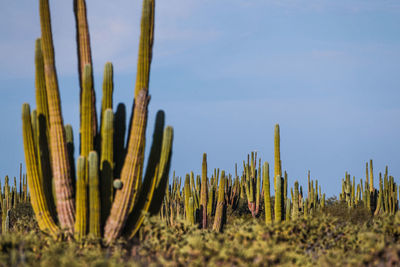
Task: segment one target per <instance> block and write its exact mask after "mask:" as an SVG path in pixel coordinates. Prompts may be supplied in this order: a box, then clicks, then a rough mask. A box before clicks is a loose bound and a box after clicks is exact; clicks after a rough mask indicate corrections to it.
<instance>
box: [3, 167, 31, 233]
mask: <svg viewBox="0 0 400 267" xmlns="http://www.w3.org/2000/svg"><path fill="white" fill-rule="evenodd" d="M18 187H19V190H18ZM29 201H30V196H29V192H28V185H27V177H26V174H24V173H22V164H20V168H19V186H18V184H17V178H16V177H14V184H13V185H12V186H11V185H10V179H9V177H8V176H6V177H5V178H4V186H3V187H2V186H1V182H0V209H1V232H2V233H7V232H8V230H9V228H10V211H11V210H12V209H15V208H16V207H17V205H18V204H19V203H28V202H29Z"/></svg>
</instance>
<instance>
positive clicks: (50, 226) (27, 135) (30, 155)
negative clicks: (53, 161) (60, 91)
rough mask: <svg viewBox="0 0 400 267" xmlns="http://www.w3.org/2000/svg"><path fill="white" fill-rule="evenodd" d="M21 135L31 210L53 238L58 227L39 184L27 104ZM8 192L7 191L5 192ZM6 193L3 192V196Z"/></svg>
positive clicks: (24, 105)
mask: <svg viewBox="0 0 400 267" xmlns="http://www.w3.org/2000/svg"><path fill="white" fill-rule="evenodd" d="M22 133H23V140H24V151H25V162H26V167H27V174H28V175H27V177H28V183H29V188H30V192H31V196H32V208H33V210H34V212H35V214H36V220H37V222H38V224H39V228H40V229H41V230H42V231H44V232H47V233H49V234H51V235H53V236H56V235H57V232H58V230H59V229H58V227H57V225H56V224H55V222H54V220H53V218H52V217H51V215H50V210H49V208H48V205H47V201H46V198H45V194H44V190H45V189H44V188H43V184H42V183H41V178H40V173H39V170H38V161H37V158H36V156H37V154H36V152H35V146H34V141H33V131H32V125H31V118H30V108H29V104H23V106H22ZM6 182H7V180H6ZM7 191H8V190H7ZM6 193H7V194H8V192H5V194H6ZM4 206H5V205H3V208H4Z"/></svg>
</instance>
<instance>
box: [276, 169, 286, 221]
mask: <svg viewBox="0 0 400 267" xmlns="http://www.w3.org/2000/svg"><path fill="white" fill-rule="evenodd" d="M275 180H276V190H275V209H274V211H275V222H281V221H282V220H283V215H284V214H283V188H282V187H283V181H282V180H283V179H282V177H281V176H279V175H278V176H277V177H276V179H275Z"/></svg>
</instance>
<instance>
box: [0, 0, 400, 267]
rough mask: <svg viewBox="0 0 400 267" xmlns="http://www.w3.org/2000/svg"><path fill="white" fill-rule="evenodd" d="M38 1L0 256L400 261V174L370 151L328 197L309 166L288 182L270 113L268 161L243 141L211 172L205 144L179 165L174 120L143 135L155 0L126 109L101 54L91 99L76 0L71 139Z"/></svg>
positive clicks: (33, 262) (3, 200)
mask: <svg viewBox="0 0 400 267" xmlns="http://www.w3.org/2000/svg"><path fill="white" fill-rule="evenodd" d="M38 2H39V19H40V30H41V33H40V36H39V37H38V38H37V39H36V42H35V82H34V83H35V100H36V105H35V106H34V105H32V108H31V105H30V104H28V103H23V104H22V103H21V104H22V129H21V130H22V140H23V151H24V154H25V162H24V165H25V166H26V174H24V173H23V172H22V166H23V165H22V164H21V167H20V176H19V181H17V178H16V177H14V179H13V180H11V179H10V178H9V177H8V176H6V177H5V179H4V184H3V186H2V185H1V184H0V208H1V235H0V266H60V267H61V266H400V243H399V241H400V240H399V239H400V212H399V199H400V187H399V185H398V184H397V183H396V182H395V178H394V177H393V176H392V175H391V173H389V168H388V167H387V166H386V168H385V170H384V171H382V172H379V171H376V170H374V168H373V161H372V159H371V160H369V161H368V162H366V165H365V176H364V178H361V179H359V177H357V180H356V176H352V175H351V174H350V173H347V172H345V175H344V177H343V178H341V177H337V180H334V181H330V183H331V184H330V186H332V184H341V189H342V190H341V192H337V194H336V196H335V197H331V198H328V197H327V196H326V194H325V193H324V191H323V188H322V187H321V180H320V181H318V180H317V179H312V177H311V174H310V171H308V181H294V183H293V184H291V183H290V182H289V179H288V174H287V172H286V171H285V166H282V159H281V135H280V126H279V124H275V128H274V146H273V151H270V152H271V154H272V152H273V156H274V157H273V162H272V161H271V162H267V161H262V160H261V159H260V158H259V157H258V155H257V152H255V151H253V152H250V154H248V155H247V158H246V159H244V160H240V159H238V160H239V161H238V162H239V163H240V164H236V165H235V170H234V172H233V173H228V172H225V171H224V170H223V169H222V168H221V169H218V168H215V169H213V170H212V172H210V168H209V165H208V164H207V153H204V154H203V159H202V162H201V167H202V168H201V172H200V173H194V172H193V171H190V170H186V171H187V173H186V174H183V173H180V174H178V175H176V174H175V171H173V170H172V167H171V159H172V157H173V147H174V128H173V127H172V126H169V125H166V119H165V118H166V114H165V112H164V111H163V110H159V111H158V112H157V113H156V116H155V122H154V132H153V135H152V139H151V140H146V129H147V126H148V115H149V101H150V90H149V84H150V66H151V62H152V60H153V42H154V38H155V37H154V35H155V33H154V27H155V8H156V5H155V0H143V6H142V12H141V23H140V36H139V47H138V49H139V51H138V59H137V74H136V75H137V76H136V82H135V86H134V89H133V90H132V100H134V102H133V105H132V110H131V113H130V115H128V114H127V111H126V110H127V108H126V106H125V104H124V103H119V104H118V105H117V107H116V108H115V106H114V104H113V102H114V97H113V94H114V90H115V89H116V88H114V67H113V64H112V63H111V62H107V63H105V65H104V74H103V83H102V93H103V94H102V96H101V109H100V110H99V112H98V111H97V110H96V107H97V106H98V105H97V104H96V90H95V88H94V80H95V79H94V77H93V76H94V71H93V62H92V50H91V45H90V35H89V26H88V18H87V11H86V1H85V0H75V1H73V7H74V8H73V12H74V16H75V22H76V43H77V51H78V55H77V65H78V68H77V69H78V77H79V84H77V85H76V88H78V89H79V100H80V103H79V118H76V120H77V121H79V124H80V125H79V129H78V131H79V140H77V141H76V140H74V131H75V132H76V131H77V129H73V127H72V126H71V125H70V124H64V118H63V113H62V105H61V94H60V90H59V84H58V76H57V71H56V64H55V54H54V44H53V32H52V23H51V14H50V10H51V9H50V6H49V1H48V0H39V1H38ZM316 54H318V53H316ZM334 54H335V53H334ZM335 55H336V54H335ZM77 80H78V79H77ZM117 88H118V87H117ZM300 94H301V93H300ZM129 101H130V100H129ZM77 107H78V105H77ZM285 108H286V107H285ZM257 112H258V111H257ZM278 112H280V110H278ZM246 119H247V118H246ZM324 119H326V118H324ZM326 120H329V119H326ZM257 123H259V122H257ZM262 123H264V122H262ZM299 124H300V123H299ZM185 127H190V125H185ZM75 128H76V127H75ZM250 129H251V130H253V129H252V127H251V128H250ZM346 130H347V129H346ZM254 131H255V132H257V130H254ZM382 131H383V132H385V131H386V130H385V129H384V130H382ZM227 133H229V131H227ZM178 136H179V135H178ZM190 138H191V136H190ZM321 138H325V137H321ZM190 140H191V142H192V139H190ZM193 140H195V139H193ZM146 143H147V144H150V146H149V148H150V149H149V152H148V153H147V150H146V148H145V145H146ZM371 143H372V142H371ZM346 149H348V148H346ZM271 150H272V148H271ZM393 150H395V149H393ZM145 151H146V153H145ZM308 153H312V152H310V151H308ZM326 153H327V154H328V152H326ZM145 157H147V158H145ZM283 158H284V157H283ZM235 160H237V159H235ZM284 162H285V161H284ZM145 163H146V164H145ZM242 163H243V164H242ZM199 165H200V164H199ZM391 171H392V170H391ZM395 172H396V170H395Z"/></svg>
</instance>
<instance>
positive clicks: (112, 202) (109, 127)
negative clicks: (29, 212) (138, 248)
mask: <svg viewBox="0 0 400 267" xmlns="http://www.w3.org/2000/svg"><path fill="white" fill-rule="evenodd" d="M39 1H40V2H39V3H40V21H41V27H42V39H41V40H39V41H37V45H36V46H37V49H36V50H37V56H36V63H37V64H36V69H37V79H36V80H37V86H36V87H37V102H38V110H40V112H37V114H38V116H36V117H38V118H37V119H36V118H34V119H33V120H32V119H31V116H30V109H29V105H28V104H24V105H23V136H24V146H25V154H26V163H27V169H28V182H29V186H30V188H31V196H32V198H31V201H32V206H33V208H34V211H35V214H36V217H37V220H38V223H39V227H40V229H42V230H43V231H47V232H48V233H50V234H52V235H54V236H56V235H57V234H58V233H59V228H58V226H57V225H56V224H55V222H54V219H53V218H52V217H51V212H50V208H49V204H48V203H50V201H49V200H48V199H47V198H46V195H50V196H51V195H54V198H55V199H56V206H57V216H58V221H59V222H60V226H61V228H62V229H65V230H67V232H69V233H72V232H73V231H74V229H75V237H76V238H77V239H82V238H83V237H84V236H85V235H86V231H87V226H89V232H90V233H91V234H93V235H94V236H96V237H100V235H101V232H102V227H104V238H105V241H106V243H111V242H112V241H113V240H115V239H116V238H118V237H120V236H121V235H125V236H127V237H129V238H131V237H133V235H134V234H135V233H136V232H137V230H138V229H139V227H140V225H141V224H142V222H143V218H144V214H145V213H146V212H149V213H150V214H151V215H154V214H157V213H158V212H159V211H160V206H161V204H162V199H163V198H164V194H165V192H166V190H165V188H166V186H167V184H168V174H169V166H170V162H171V161H170V159H171V154H172V140H173V129H172V128H171V127H169V126H167V127H165V128H164V113H163V112H161V111H160V112H158V113H157V118H156V127H155V131H154V135H153V144H152V148H151V151H150V155H149V160H148V166H147V169H146V172H145V174H144V179H143V178H142V177H143V175H142V174H143V165H144V147H145V130H146V126H147V113H148V102H149V99H150V97H149V95H148V83H149V71H150V63H151V53H152V45H153V32H154V0H144V1H143V11H142V21H141V34H140V46H139V59H138V75H137V81H136V85H135V92H134V96H135V105H134V110H133V111H132V116H131V121H130V127H129V135H128V142H127V148H125V147H124V133H123V130H125V121H124V120H125V112H124V109H123V108H120V107H123V106H121V105H120V106H119V107H118V109H117V114H116V116H115V119H114V116H113V112H112V91H113V81H112V76H113V74H112V65H111V63H107V64H106V66H105V74H104V82H103V101H102V110H101V118H100V120H101V127H100V129H99V130H100V131H98V129H97V119H96V110H95V107H96V105H95V96H94V88H93V77H92V76H93V75H92V65H91V55H90V44H89V31H88V26H87V19H86V4H85V1H84V0H75V1H74V8H75V9H74V11H75V15H76V20H77V30H78V34H77V37H78V57H79V75H80V85H81V86H82V92H81V107H80V111H81V114H80V121H81V131H80V133H81V138H82V139H81V151H80V154H81V157H80V158H79V160H78V168H77V169H78V175H77V176H78V179H77V186H76V189H77V192H76V193H77V194H76V201H77V202H76V206H77V213H76V214H75V196H74V191H75V190H74V186H73V182H72V181H73V178H74V161H73V158H72V154H73V151H74V149H73V148H74V147H73V138H72V128H71V127H68V126H65V129H64V125H63V119H62V115H61V105H60V97H59V90H58V83H57V76H56V72H55V64H54V51H53V43H52V33H51V23H50V9H49V3H48V0H39ZM40 48H41V49H40ZM41 52H43V53H41ZM41 59H43V64H41V61H40V60H41ZM43 77H44V80H45V86H44V84H43ZM46 106H47V108H48V112H47V113H48V116H47V115H46V114H47V113H46ZM41 121H42V122H43V123H41ZM38 122H39V123H38ZM32 126H36V127H35V128H36V129H37V130H36V131H35V133H34V132H33V130H32ZM48 127H50V129H49V131H46V129H48ZM114 129H116V130H115V132H116V134H114ZM37 132H38V133H37ZM66 133H67V134H66ZM100 134H101V139H100ZM47 135H48V136H49V138H48V137H47ZM37 136H39V137H43V140H44V142H42V141H40V140H41V139H40V138H39V139H37ZM67 136H68V138H67ZM116 136H117V137H116ZM97 137H98V138H97ZM37 140H39V141H37ZM46 140H47V141H48V140H50V141H48V142H46ZM116 140H117V142H115V141H116ZM35 142H36V144H35ZM114 143H115V146H114ZM114 147H115V149H114ZM45 148H47V149H48V150H49V153H48V154H49V157H50V156H51V161H50V160H48V162H51V164H52V165H51V168H50V166H49V168H48V169H50V170H51V171H52V175H50V174H46V172H45V171H44V168H43V166H44V165H43V164H44V163H45V162H46V161H42V159H43V157H42V151H44V150H43V149H45ZM39 152H40V153H39ZM114 162H115V164H120V166H122V167H121V169H122V170H119V169H118V170H114ZM120 166H119V167H118V168H120ZM114 171H115V172H114ZM115 173H117V176H116V177H117V178H120V179H118V180H116V184H117V186H116V189H117V190H116V192H115V197H113V195H114V194H113V188H112V184H113V179H114V175H115ZM50 177H53V178H54V185H55V186H54V188H55V189H56V190H55V193H54V194H52V192H51V189H50V188H51V182H42V181H47V180H46V179H45V178H50ZM142 179H143V181H142ZM49 181H50V180H49ZM49 184H50V187H49ZM118 185H119V186H118ZM87 190H88V191H89V198H88V196H87V194H88V192H87ZM12 195H16V194H15V193H13V194H12ZM12 195H11V197H12ZM26 197H27V194H26V195H25V198H26ZM177 197H178V199H179V197H180V194H177ZM16 202H17V201H14V203H16ZM89 211H90V216H88V214H89ZM75 215H76V216H77V220H76V221H75ZM87 219H89V221H88V222H87Z"/></svg>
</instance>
